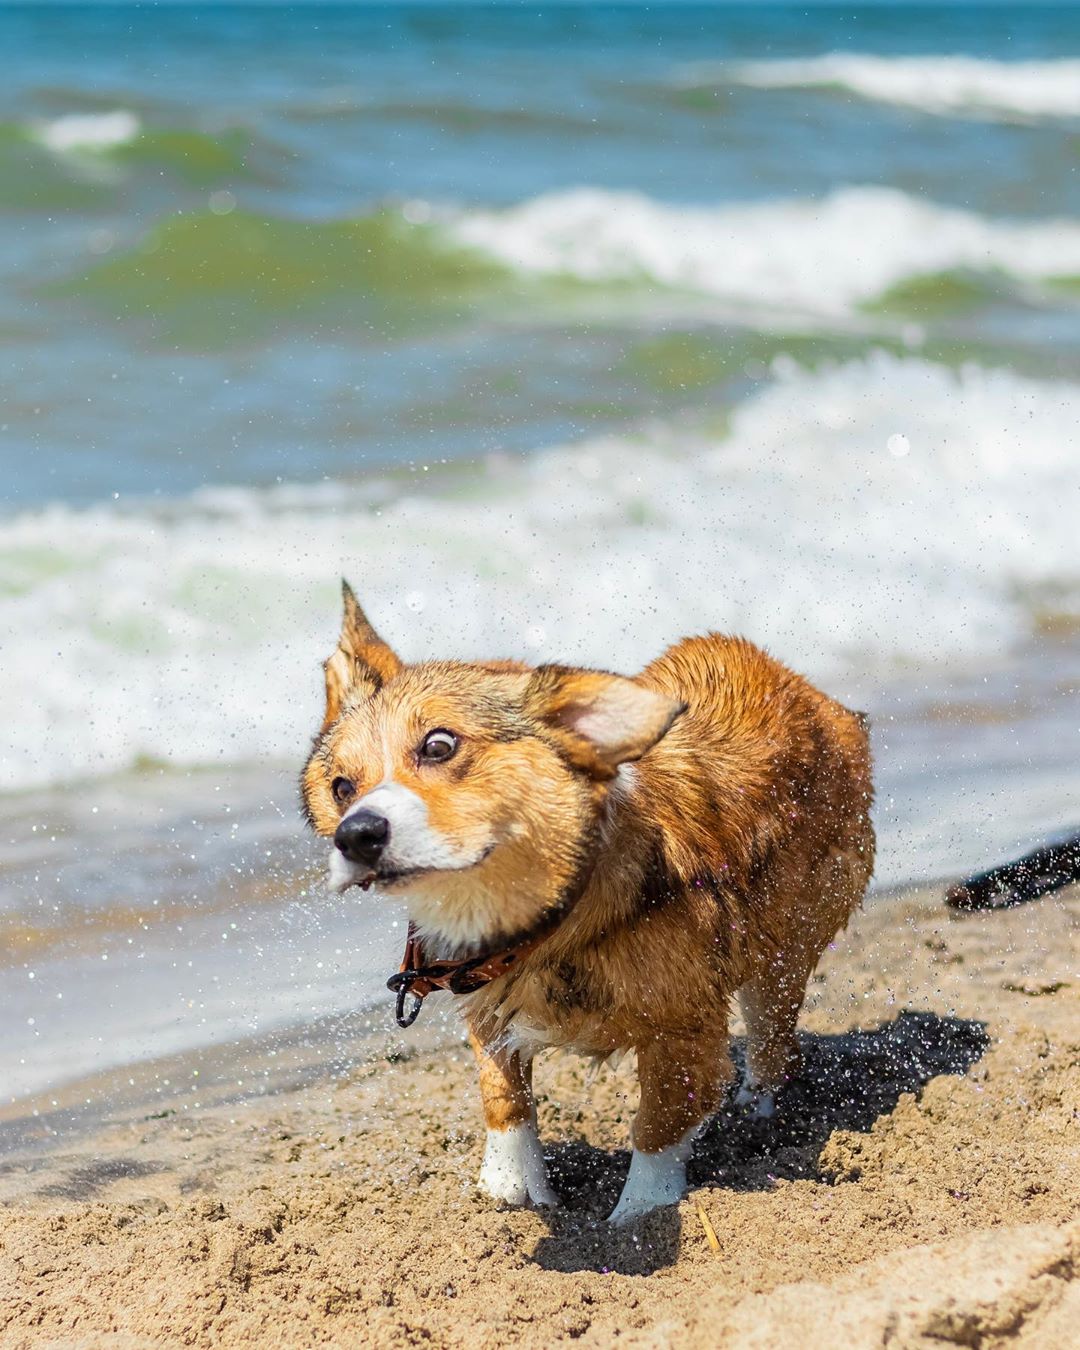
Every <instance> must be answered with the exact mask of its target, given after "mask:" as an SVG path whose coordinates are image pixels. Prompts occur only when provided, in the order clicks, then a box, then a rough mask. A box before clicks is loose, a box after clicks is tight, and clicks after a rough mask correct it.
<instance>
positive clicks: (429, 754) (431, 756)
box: [420, 730, 458, 764]
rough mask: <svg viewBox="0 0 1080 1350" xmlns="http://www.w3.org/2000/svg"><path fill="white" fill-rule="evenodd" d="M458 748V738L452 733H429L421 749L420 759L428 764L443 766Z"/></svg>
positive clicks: (440, 731)
mask: <svg viewBox="0 0 1080 1350" xmlns="http://www.w3.org/2000/svg"><path fill="white" fill-rule="evenodd" d="M457 747H458V742H457V737H456V736H455V735H454V733H453V732H452V731H442V730H439V731H429V732H428V734H427V735H426V736H425V737H424V743H423V745H421V747H420V758H421V759H422V760H424V761H425V762H426V763H428V764H441V763H442V762H443V761H444V760H447V759H449V758H450V756H451V755H452V754H453V753H454V751H455V750H456V749H457Z"/></svg>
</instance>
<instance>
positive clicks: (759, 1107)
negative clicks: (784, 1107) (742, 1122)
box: [735, 1079, 776, 1120]
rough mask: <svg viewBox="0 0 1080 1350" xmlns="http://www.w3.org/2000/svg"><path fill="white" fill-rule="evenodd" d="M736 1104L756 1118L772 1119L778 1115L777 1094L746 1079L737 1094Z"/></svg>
mask: <svg viewBox="0 0 1080 1350" xmlns="http://www.w3.org/2000/svg"><path fill="white" fill-rule="evenodd" d="M735 1105H736V1106H737V1107H738V1109H739V1110H740V1111H743V1112H745V1114H746V1115H748V1116H750V1117H751V1118H752V1119H754V1120H772V1118H773V1116H774V1115H776V1094H775V1093H774V1092H773V1091H772V1090H771V1089H770V1088H766V1087H759V1086H758V1085H756V1084H754V1083H749V1082H747V1081H746V1080H745V1079H744V1080H743V1084H742V1086H741V1087H740V1088H739V1090H738V1092H736V1094H735Z"/></svg>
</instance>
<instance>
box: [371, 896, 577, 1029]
mask: <svg viewBox="0 0 1080 1350" xmlns="http://www.w3.org/2000/svg"><path fill="white" fill-rule="evenodd" d="M569 909H570V906H563V907H561V908H560V909H559V910H557V911H556V913H555V914H553V915H552V916H551V917H550V918H548V919H545V920H544V922H543V923H542V924H540V925H539V926H538V927H537V928H533V929H531V930H530V931H529V932H527V933H525V934H523V935H522V936H521V937H520V938H518V939H516V940H515V941H514V942H511V943H509V944H508V945H507V946H505V947H500V948H498V949H497V950H496V951H489V952H481V953H480V955H479V956H466V957H463V958H461V959H460V960H457V961H432V962H431V964H430V965H425V964H424V948H423V943H422V941H421V939H420V938H419V936H418V935H417V932H416V925H415V924H414V923H412V922H411V921H410V923H409V933H408V937H407V938H406V939H405V955H404V956H403V957H402V958H401V969H400V970H399V971H398V973H397V974H396V975H391V976H390V978H389V979H388V980H387V981H386V987H387V989H392V990H393V991H394V992H395V993H396V994H397V1010H396V1014H395V1016H396V1019H397V1024H398V1026H399V1027H411V1026H412V1024H413V1023H414V1022H415V1021H416V1019H417V1016H418V1015H419V1013H420V1008H421V1005H422V1004H423V1002H424V999H425V998H427V996H428V994H433V993H434V992H435V990H436V989H448V990H449V991H450V993H452V994H474V993H475V992H476V991H477V989H482V988H483V987H484V985H485V984H490V983H491V981H492V980H498V979H500V978H501V977H502V976H503V975H507V974H509V972H510V971H511V970H512V969H513V968H514V967H515V966H517V965H519V964H520V963H521V962H522V961H523V960H524V959H525V957H526V956H528V955H529V953H530V952H532V951H535V950H536V948H537V947H539V946H540V944H541V943H542V942H544V941H545V940H546V939H547V938H549V937H550V936H551V934H552V933H553V932H554V931H555V929H556V928H558V926H559V924H560V923H562V921H563V919H565V918H566V915H567V913H568V912H569ZM409 994H411V995H412V997H413V999H414V1000H415V1001H414V1003H413V1005H412V1007H411V1008H410V1009H409V1011H408V1012H406V1011H405V999H406V996H407V995H409Z"/></svg>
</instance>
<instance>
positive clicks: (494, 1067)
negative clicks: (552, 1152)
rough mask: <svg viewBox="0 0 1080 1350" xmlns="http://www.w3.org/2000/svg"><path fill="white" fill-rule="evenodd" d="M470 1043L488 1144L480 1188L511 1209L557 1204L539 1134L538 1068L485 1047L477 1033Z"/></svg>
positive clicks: (470, 1038) (505, 1052)
mask: <svg viewBox="0 0 1080 1350" xmlns="http://www.w3.org/2000/svg"><path fill="white" fill-rule="evenodd" d="M469 1041H470V1043H471V1045H472V1048H473V1053H474V1054H475V1055H476V1062H477V1065H478V1066H479V1069H480V1096H481V1099H482V1100H483V1104H484V1123H485V1125H486V1126H487V1144H486V1146H485V1148H484V1162H483V1165H482V1166H481V1168H480V1188H481V1190H483V1191H486V1192H487V1194H488V1195H490V1196H491V1197H492V1199H493V1200H504V1201H506V1202H507V1203H508V1204H511V1205H523V1204H525V1203H526V1201H528V1200H531V1201H532V1202H533V1204H534V1205H557V1204H558V1203H559V1201H558V1197H557V1196H556V1194H555V1192H554V1191H553V1190H552V1189H551V1187H550V1186H549V1185H548V1179H547V1168H546V1167H545V1165H544V1155H543V1153H542V1151H541V1149H540V1137H539V1135H538V1134H537V1132H536V1103H535V1102H534V1101H533V1095H532V1063H531V1062H530V1061H527V1060H526V1061H523V1060H522V1058H521V1056H520V1055H519V1054H517V1053H507V1051H505V1050H503V1049H496V1048H493V1047H491V1046H488V1045H485V1044H484V1043H483V1041H481V1039H480V1038H479V1037H478V1036H477V1035H476V1033H475V1032H474V1031H472V1030H470V1031H469Z"/></svg>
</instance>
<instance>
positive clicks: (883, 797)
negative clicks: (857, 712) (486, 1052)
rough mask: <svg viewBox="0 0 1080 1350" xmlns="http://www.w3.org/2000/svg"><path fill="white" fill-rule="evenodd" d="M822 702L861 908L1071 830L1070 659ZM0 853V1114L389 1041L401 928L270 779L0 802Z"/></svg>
mask: <svg viewBox="0 0 1080 1350" xmlns="http://www.w3.org/2000/svg"><path fill="white" fill-rule="evenodd" d="M836 692H838V693H839V694H841V695H842V696H844V697H845V698H846V699H847V700H848V701H849V702H850V703H852V704H853V705H856V706H861V707H864V708H868V709H869V710H870V713H871V717H872V721H873V736H874V752H875V757H876V779H877V807H876V810H875V820H876V824H877V830H878V837H879V852H878V860H879V861H878V867H877V872H876V880H875V885H874V892H873V894H874V895H877V896H880V895H882V894H885V893H887V892H889V891H890V890H891V889H894V888H895V887H896V886H898V885H900V884H901V883H910V882H912V881H915V880H919V879H927V880H929V879H935V878H939V877H955V876H957V875H959V874H961V873H963V872H966V871H972V870H979V869H982V868H984V867H986V866H989V865H992V864H994V863H996V862H1000V861H1004V860H1006V859H1008V858H1011V857H1013V856H1017V855H1019V854H1020V853H1023V852H1025V851H1027V849H1029V848H1030V847H1032V846H1033V845H1035V844H1037V843H1039V842H1041V841H1042V840H1044V839H1045V838H1048V837H1053V836H1054V835H1056V834H1059V833H1061V834H1064V833H1068V832H1069V831H1070V830H1071V829H1072V830H1075V828H1076V827H1077V825H1080V812H1078V809H1077V805H1076V804H1077V802H1080V755H1078V753H1077V750H1078V745H1080V647H1078V646H1077V644H1076V643H1075V642H1073V641H1069V640H1064V641H1056V642H1047V643H1044V644H1041V645H1040V646H1038V647H1033V648H1031V649H1029V650H1028V651H1027V653H1026V654H1025V656H1024V658H1023V659H1022V660H1014V661H1011V662H1009V663H1005V664H1000V665H997V666H991V665H988V666H987V667H986V669H985V670H984V671H983V672H982V673H979V674H976V675H970V676H966V677H961V676H955V677H954V678H953V679H951V680H944V679H943V680H942V681H941V682H940V683H939V684H938V685H937V686H932V685H927V684H925V683H924V684H921V685H919V686H918V687H916V686H915V685H914V683H913V682H911V681H906V682H905V681H894V682H892V683H891V684H889V685H882V686H879V687H878V688H877V689H876V690H871V689H869V688H866V687H864V688H859V687H858V685H857V683H856V682H850V683H849V684H848V685H847V686H846V687H842V688H840V689H838V690H837V691H836ZM28 825H29V829H28V828H27V827H28ZM0 839H3V840H4V841H5V843H6V844H7V847H8V850H9V853H8V861H7V862H6V865H5V867H4V869H3V872H2V873H0V881H2V883H3V893H4V895H5V897H6V900H5V906H4V908H3V909H0V937H2V939H3V941H2V943H0V948H2V949H3V950H4V951H5V952H6V953H7V959H6V960H5V962H4V963H3V965H0V1002H2V1004H3V1006H4V1007H5V1008H6V1009H7V1010H8V1011H9V1014H10V1028H11V1030H10V1031H9V1035H8V1036H7V1037H6V1038H5V1043H4V1047H3V1051H2V1052H0V1083H3V1085H4V1088H3V1094H2V1099H3V1101H6V1102H10V1101H12V1100H14V1099H17V1098H19V1097H20V1096H23V1095H25V1094H27V1093H32V1092H41V1091H44V1090H46V1089H48V1088H50V1087H54V1086H57V1085H60V1084H62V1083H63V1082H64V1081H65V1080H68V1079H73V1078H80V1077H83V1076H84V1075H86V1074H87V1073H90V1072H95V1071H99V1070H105V1069H111V1068H114V1067H116V1066H120V1065H123V1064H125V1063H128V1062H135V1061H138V1060H141V1059H148V1058H159V1057H161V1056H163V1055H168V1054H172V1053H178V1052H183V1051H187V1050H193V1049H196V1048H199V1047H207V1048H209V1047H212V1046H215V1045H218V1046H220V1045H222V1044H225V1043H228V1042H232V1041H235V1040H237V1039H243V1038H249V1037H256V1036H263V1037H265V1036H266V1035H268V1034H272V1033H274V1032H279V1033H281V1034H282V1035H284V1034H285V1033H286V1032H287V1031H288V1029H290V1028H295V1027H296V1026H297V1025H298V1024H302V1023H304V1022H306V1021H310V1022H315V1021H318V1020H319V1019H320V1018H323V1017H325V1016H327V1015H329V1014H336V1013H344V1012H347V1011H349V1010H354V1011H361V1012H362V1011H365V1010H366V1011H368V1013H369V1016H370V1019H371V1022H372V1024H373V1025H376V1026H385V1027H386V1028H389V1027H390V1026H391V1024H392V1018H391V1012H392V1009H391V997H390V995H389V994H388V993H387V992H386V990H385V980H386V977H387V976H388V975H389V974H390V973H391V972H392V971H393V970H395V969H396V968H397V964H398V962H399V960H400V956H401V950H402V948H403V943H404V931H405V924H404V915H403V914H402V913H401V912H400V910H399V909H398V907H397V906H395V905H393V904H392V903H388V902H386V901H384V900H382V899H381V898H380V897H378V896H377V895H376V894H374V893H372V894H365V895H361V893H360V892H358V891H351V892H349V893H348V894H347V895H345V896H344V897H337V896H332V895H330V894H329V893H328V892H327V891H326V889H325V886H324V883H323V868H324V865H325V851H326V846H325V845H324V844H322V843H321V842H318V841H315V840H313V839H310V838H308V837H307V836H305V835H304V834H303V831H302V826H301V823H300V820H299V812H298V809H297V799H296V795H295V780H294V777H293V775H292V774H291V773H288V772H286V771H283V769H282V768H281V767H275V766H272V765H266V766H263V767H260V768H259V769H258V770H255V771H252V770H247V771H243V772H235V771H224V770H222V771H212V770H200V771H198V772H192V773H188V774H185V773H181V772H177V771H175V770H173V771H168V772H166V771H164V770H161V769H150V768H147V769H144V770H142V771H141V772H138V773H135V774H126V775H121V776H119V777H116V778H114V779H109V780H106V781H104V782H103V783H100V784H89V785H87V786H86V787H85V788H84V789H83V791H82V792H81V793H80V794H79V798H78V800H77V801H76V802H74V803H71V802H69V803H65V802H64V799H63V796H62V794H55V793H50V792H42V793H39V794H35V796H34V797H32V798H28V799H25V798H24V799H11V798H9V799H7V801H6V802H0ZM443 1002H445V1000H443ZM441 1011H442V1012H443V1013H445V1012H446V1009H445V1008H444V1009H442V1010H441Z"/></svg>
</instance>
